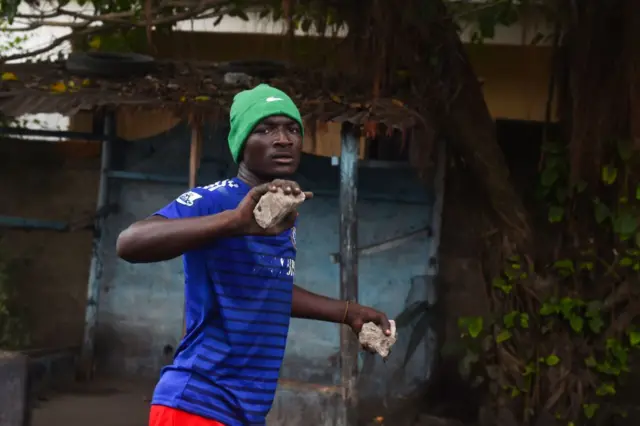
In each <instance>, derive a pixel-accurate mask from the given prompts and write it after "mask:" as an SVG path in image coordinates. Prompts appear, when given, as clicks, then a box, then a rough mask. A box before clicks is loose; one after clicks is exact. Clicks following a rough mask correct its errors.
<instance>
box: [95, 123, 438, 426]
mask: <svg viewBox="0 0 640 426" xmlns="http://www.w3.org/2000/svg"><path fill="white" fill-rule="evenodd" d="M189 134H190V133H189V131H188V130H187V128H186V127H184V126H178V127H177V128H175V129H173V130H172V131H170V132H168V133H167V134H165V135H162V136H161V137H157V138H154V139H153V140H148V141H138V142H132V143H123V144H122V145H120V146H118V147H117V149H116V154H115V157H116V165H115V167H116V168H119V169H121V170H127V171H136V172H144V173H155V174H164V175H171V176H177V177H186V176H187V173H188V158H189ZM225 136H226V129H224V128H218V129H216V128H211V129H209V131H208V132H207V137H206V139H205V149H204V158H205V160H204V161H203V163H202V169H201V172H200V176H199V183H200V184H205V183H211V182H214V181H217V180H220V179H223V178H226V177H228V176H232V175H233V174H234V172H235V165H234V164H233V162H232V161H230V157H229V153H228V151H227V149H226V146H225V144H224V138H225ZM296 179H297V181H298V182H299V183H300V184H301V186H303V188H304V189H305V190H311V191H317V192H318V193H320V194H323V195H320V196H317V197H316V198H314V199H313V200H312V201H309V202H308V203H305V204H303V206H302V207H301V209H300V214H301V220H300V224H299V228H298V230H297V239H298V241H297V244H298V256H297V264H296V283H297V284H298V285H300V286H302V287H304V288H306V289H308V290H310V291H313V292H317V293H320V294H324V295H327V296H330V297H337V296H338V294H339V265H337V264H333V263H332V262H331V260H330V256H329V255H330V254H331V253H335V252H337V251H338V250H339V207H338V197H337V196H338V182H339V176H338V169H337V167H333V166H331V164H330V160H329V159H328V158H320V157H313V156H305V157H304V158H303V162H302V165H301V169H300V176H298V177H297V178H296ZM110 185H111V190H110V201H111V202H117V203H118V204H119V211H118V213H117V214H114V215H112V216H110V217H109V219H108V220H107V225H106V229H105V231H104V234H103V235H104V238H105V244H104V247H105V251H104V252H103V253H100V258H101V260H102V261H103V262H104V278H103V283H102V292H101V296H100V301H99V304H100V305H99V316H98V334H97V339H96V341H97V347H96V350H97V356H98V363H99V364H98V368H99V369H102V370H107V371H110V372H115V373H127V374H138V375H144V376H151V377H155V376H156V375H157V374H158V371H159V369H160V368H161V367H162V366H163V365H164V364H166V363H167V362H169V361H170V358H171V354H170V353H169V350H170V349H172V348H175V347H176V346H177V344H178V341H179V338H180V336H181V331H182V306H183V293H182V289H183V270H182V262H181V260H179V259H176V260H173V261H169V262H164V263H160V264H153V265H130V264H127V263H126V262H123V261H121V260H119V259H117V258H116V256H115V241H116V238H117V235H118V234H119V232H120V231H121V230H122V229H124V228H125V227H127V226H128V225H129V224H131V223H132V222H134V221H136V220H139V219H142V218H144V217H146V216H148V215H149V214H151V213H153V212H154V211H155V210H156V209H158V208H160V207H162V206H163V205H165V204H166V203H168V202H170V201H171V200H173V199H174V198H176V197H177V196H179V195H180V194H181V193H182V192H183V191H184V190H186V188H185V187H184V186H181V185H179V184H164V183H152V182H134V181H122V180H115V181H112V183H111V184H110ZM185 185H186V184H185ZM433 198H434V197H433V194H431V193H430V192H429V191H427V190H425V189H424V186H423V185H422V184H420V183H419V182H418V180H417V178H415V177H414V176H413V173H412V172H411V171H410V170H401V169H394V170H384V169H361V170H360V176H359V204H358V219H359V229H358V232H359V244H360V245H361V246H365V245H369V244H372V243H375V242H380V241H384V240H386V239H389V238H392V237H394V236H401V235H403V234H406V233H408V232H411V231H414V230H417V229H420V228H424V227H425V226H427V225H429V224H430V220H431V210H432V205H433ZM381 199H387V200H381ZM389 199H395V200H396V201H389ZM429 244H430V241H429V239H428V238H426V237H425V238H423V239H420V240H414V241H412V242H410V243H407V244H405V245H402V246H400V247H397V248H394V249H391V250H389V251H385V252H382V253H378V254H374V255H369V256H361V258H360V262H359V281H360V301H361V303H363V304H366V305H371V306H374V307H376V308H377V309H380V310H382V311H384V312H386V313H387V314H388V315H389V317H390V318H394V317H396V316H397V315H398V314H399V313H400V312H401V311H402V310H403V309H404V307H405V306H406V305H407V304H409V303H411V302H413V301H417V300H427V299H428V300H431V301H433V300H434V297H435V294H434V290H433V284H432V280H431V279H430V278H429V277H426V274H427V265H428V256H429ZM338 327H339V326H338V325H335V324H327V323H320V322H313V321H307V320H293V322H292V325H291V330H290V338H289V343H288V345H287V355H286V360H285V364H284V366H283V370H282V377H283V378H285V379H288V380H293V381H300V382H310V383H314V384H319V385H332V384H337V383H338V377H339V367H338V363H337V356H336V355H337V353H338V350H339V332H338V330H339V329H338ZM402 333H403V330H400V340H399V342H398V344H397V346H396V348H395V349H394V353H393V355H392V356H391V357H390V359H389V361H388V362H387V363H386V364H383V363H382V362H381V361H380V360H377V361H376V365H375V368H374V370H373V371H372V373H371V374H369V375H367V376H366V377H362V379H361V380H360V389H361V397H362V398H364V399H369V400H371V399H375V400H379V401H381V402H382V403H383V404H384V403H386V402H388V401H389V400H390V399H393V398H395V397H397V396H401V395H404V394H406V393H408V392H409V391H410V390H411V389H413V388H414V387H415V386H416V385H418V384H419V383H422V382H424V380H425V379H426V377H427V376H428V375H429V371H430V366H431V363H432V359H433V346H434V345H433V339H432V338H431V337H432V336H430V339H431V343H428V344H425V343H423V344H422V345H421V347H419V349H418V351H417V353H416V356H414V358H413V359H412V361H411V363H410V364H409V366H408V368H407V370H406V372H405V373H404V374H398V367H399V365H400V363H401V362H402V361H403V358H404V352H405V349H406V346H407V339H408V336H407V334H408V333H406V332H405V333H404V334H402ZM364 356H368V355H364V354H363V357H364ZM318 398H320V399H321V400H323V401H324V402H318V401H317V400H318ZM323 398H324V399H323ZM327 398H328V399H327ZM333 400H334V398H333V397H325V396H323V395H322V394H318V393H317V392H314V391H311V392H302V391H296V390H285V389H283V390H282V391H281V392H280V393H279V401H278V402H277V403H276V405H275V407H274V410H273V412H272V416H271V417H272V424H292V422H293V421H295V419H294V418H293V417H292V416H294V417H295V416H304V417H303V418H305V419H309V415H311V416H312V417H315V418H316V419H317V420H318V423H315V422H314V423H313V424H321V423H323V422H324V421H321V420H320V417H318V416H321V417H322V416H324V417H327V418H328V419H329V420H326V421H327V422H328V423H326V424H334V423H333V421H330V419H331V418H332V417H333V414H332V411H331V410H329V411H327V409H326V408H322V407H324V406H326V405H327V404H328V405H329V406H333V405H335V404H333V402H331V401H333ZM296 401H297V402H296ZM305 404H306V405H307V406H308V407H307V408H306V409H305V408H303V407H301V406H302V405H305ZM295 407H298V408H295ZM311 408H313V411H314V413H316V414H310V413H308V409H311Z"/></svg>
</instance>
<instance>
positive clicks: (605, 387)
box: [596, 383, 616, 396]
mask: <svg viewBox="0 0 640 426" xmlns="http://www.w3.org/2000/svg"><path fill="white" fill-rule="evenodd" d="M615 394H616V386H615V385H614V384H613V383H601V384H600V386H598V388H597V389H596V395H598V396H607V395H615Z"/></svg>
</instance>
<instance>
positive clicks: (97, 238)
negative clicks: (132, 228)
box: [79, 112, 116, 380]
mask: <svg viewBox="0 0 640 426" xmlns="http://www.w3.org/2000/svg"><path fill="white" fill-rule="evenodd" d="M103 126H104V128H103V132H104V136H106V137H105V140H104V142H102V153H101V158H100V184H99V186H98V202H97V207H96V211H97V212H102V211H104V209H105V206H106V205H107V202H108V197H109V185H108V184H109V176H108V173H109V166H110V164H111V142H112V140H113V138H115V137H116V134H115V116H114V114H113V112H107V113H106V114H105V115H104V123H103ZM104 222H105V219H104V215H103V214H100V213H99V214H98V216H97V217H96V220H95V229H94V239H93V253H92V256H91V266H90V269H89V284H88V287H87V306H86V309H85V318H84V337H83V340H82V354H81V357H80V365H79V375H80V377H81V378H83V379H86V380H88V379H91V377H92V375H93V355H94V345H95V334H96V324H97V320H98V299H99V297H100V283H101V281H102V272H103V271H102V267H103V265H102V256H103V252H104V251H103V250H102V240H103V239H102V233H103V231H104Z"/></svg>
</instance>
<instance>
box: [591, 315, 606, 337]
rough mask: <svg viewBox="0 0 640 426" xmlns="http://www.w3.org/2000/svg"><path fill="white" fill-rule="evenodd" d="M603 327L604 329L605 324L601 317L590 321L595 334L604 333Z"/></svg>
mask: <svg viewBox="0 0 640 426" xmlns="http://www.w3.org/2000/svg"><path fill="white" fill-rule="evenodd" d="M602 327H604V322H603V321H602V318H601V317H600V315H598V316H597V317H593V318H591V319H589V328H590V329H591V331H593V332H594V333H595V334H600V332H601V331H602Z"/></svg>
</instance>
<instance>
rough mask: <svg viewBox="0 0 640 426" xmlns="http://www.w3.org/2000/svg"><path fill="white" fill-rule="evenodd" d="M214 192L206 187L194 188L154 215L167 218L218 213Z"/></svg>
mask: <svg viewBox="0 0 640 426" xmlns="http://www.w3.org/2000/svg"><path fill="white" fill-rule="evenodd" d="M213 198H214V196H213V193H212V192H211V191H208V190H206V189H205V188H193V189H191V190H189V191H187V192H185V193H184V194H182V195H180V196H179V197H178V198H176V199H175V200H173V201H172V202H170V203H169V204H167V205H166V206H164V207H163V208H161V209H160V210H158V211H157V212H155V213H154V214H153V215H154V216H163V217H166V218H167V219H184V218H188V217H199V216H208V215H211V214H215V213H218V211H216V210H217V209H215V208H214V205H215V204H217V203H214V202H213V201H214V200H213Z"/></svg>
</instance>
